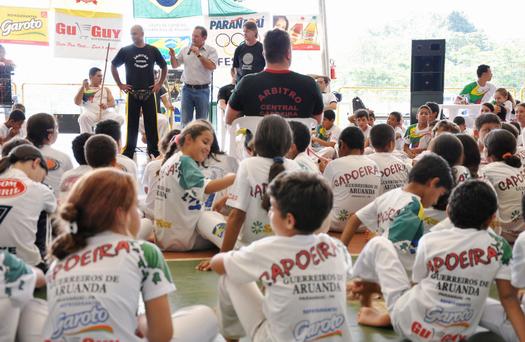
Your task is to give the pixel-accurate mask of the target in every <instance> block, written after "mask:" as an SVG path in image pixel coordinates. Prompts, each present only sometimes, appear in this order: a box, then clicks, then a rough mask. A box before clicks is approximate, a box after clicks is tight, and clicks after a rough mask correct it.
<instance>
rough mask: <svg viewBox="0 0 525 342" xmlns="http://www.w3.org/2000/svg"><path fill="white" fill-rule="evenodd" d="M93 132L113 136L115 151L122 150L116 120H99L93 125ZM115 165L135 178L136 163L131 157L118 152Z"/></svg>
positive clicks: (118, 126)
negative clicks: (115, 145) (95, 125)
mask: <svg viewBox="0 0 525 342" xmlns="http://www.w3.org/2000/svg"><path fill="white" fill-rule="evenodd" d="M95 133H96V134H106V135H109V136H110V137H112V138H113V140H115V143H116V144H117V151H121V150H122V145H121V132H120V125H119V124H118V122H116V121H113V120H104V121H101V122H99V123H98V124H97V127H95ZM116 166H117V167H118V168H119V169H121V170H122V171H124V172H127V173H129V174H130V175H132V176H133V177H134V179H137V164H135V162H134V161H133V159H130V158H128V157H126V156H125V155H123V154H120V153H118V154H117V165H116Z"/></svg>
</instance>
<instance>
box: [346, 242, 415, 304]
mask: <svg viewBox="0 0 525 342" xmlns="http://www.w3.org/2000/svg"><path fill="white" fill-rule="evenodd" d="M352 276H353V277H354V278H360V279H361V280H364V281H369V282H374V283H377V284H379V285H380V286H381V292H382V293H383V297H384V298H385V302H386V306H387V309H388V312H389V313H391V312H392V310H393V308H394V305H395V303H396V302H397V300H398V299H399V297H400V296H401V295H403V293H404V292H406V291H407V290H408V289H410V280H409V279H408V275H407V273H406V271H405V268H404V267H403V264H402V263H401V261H400V260H399V257H398V255H397V252H396V249H395V247H394V244H393V243H392V242H391V241H390V240H388V239H387V238H385V237H383V236H376V237H374V238H373V239H371V240H370V241H368V243H367V244H366V245H365V247H364V248H363V250H362V251H361V253H360V254H359V257H358V258H357V260H356V262H355V264H354V267H353V269H352Z"/></svg>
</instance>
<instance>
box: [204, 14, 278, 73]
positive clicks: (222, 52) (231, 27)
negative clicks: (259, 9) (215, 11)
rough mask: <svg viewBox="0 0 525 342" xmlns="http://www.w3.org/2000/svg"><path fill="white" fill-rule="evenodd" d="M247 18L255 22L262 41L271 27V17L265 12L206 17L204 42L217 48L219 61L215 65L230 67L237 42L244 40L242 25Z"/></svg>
mask: <svg viewBox="0 0 525 342" xmlns="http://www.w3.org/2000/svg"><path fill="white" fill-rule="evenodd" d="M248 20H251V21H254V22H255V23H256V24H257V28H258V31H259V40H260V41H261V42H262V39H263V37H264V34H265V33H266V31H267V30H268V29H269V28H270V27H271V26H270V25H271V22H270V20H271V17H270V15H269V14H266V13H255V14H246V15H240V16H228V17H208V18H207V24H206V29H207V30H208V38H207V39H206V44H208V45H211V46H213V47H214V48H215V49H217V53H218V55H219V61H218V65H217V67H218V68H220V67H226V68H228V69H229V68H231V67H232V65H233V54H234V52H235V49H236V48H237V46H239V44H241V43H242V42H243V41H244V34H243V32H242V26H243V25H244V23H245V22H246V21H248Z"/></svg>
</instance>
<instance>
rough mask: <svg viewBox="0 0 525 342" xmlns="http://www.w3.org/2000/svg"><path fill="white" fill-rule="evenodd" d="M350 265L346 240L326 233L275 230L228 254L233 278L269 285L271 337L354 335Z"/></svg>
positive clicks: (266, 307) (266, 303)
mask: <svg viewBox="0 0 525 342" xmlns="http://www.w3.org/2000/svg"><path fill="white" fill-rule="evenodd" d="M241 165H242V163H241ZM351 267H352V259H351V258H350V255H349V254H348V250H347V249H346V246H343V245H342V244H341V242H340V241H338V240H335V239H332V238H331V237H330V236H328V235H326V234H319V235H295V236H292V237H283V236H271V237H267V238H265V239H262V240H259V241H255V242H253V243H252V244H251V245H250V246H247V247H244V248H241V249H240V250H238V251H231V252H228V254H226V255H225V256H224V268H225V270H226V274H227V275H228V277H230V278H231V279H232V281H234V282H236V283H249V282H253V281H257V280H261V281H262V283H263V285H264V286H265V287H266V292H265V294H264V299H263V304H262V305H263V307H262V310H263V313H264V316H265V317H266V320H267V322H268V324H269V326H270V329H268V330H269V331H270V332H271V335H272V341H313V340H318V339H321V338H322V339H323V341H350V322H349V321H348V316H347V313H346V311H347V308H346V280H347V279H349V278H350V271H351Z"/></svg>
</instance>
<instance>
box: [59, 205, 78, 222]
mask: <svg viewBox="0 0 525 342" xmlns="http://www.w3.org/2000/svg"><path fill="white" fill-rule="evenodd" d="M60 217H62V219H64V220H66V221H68V222H75V221H77V218H78V210H77V208H76V207H75V206H74V205H73V204H72V203H69V202H66V203H64V204H63V205H62V208H61V209H60Z"/></svg>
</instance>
